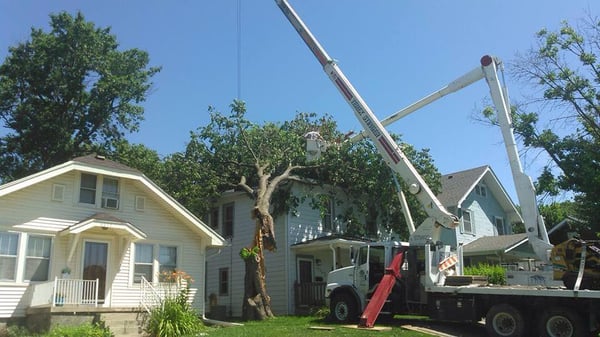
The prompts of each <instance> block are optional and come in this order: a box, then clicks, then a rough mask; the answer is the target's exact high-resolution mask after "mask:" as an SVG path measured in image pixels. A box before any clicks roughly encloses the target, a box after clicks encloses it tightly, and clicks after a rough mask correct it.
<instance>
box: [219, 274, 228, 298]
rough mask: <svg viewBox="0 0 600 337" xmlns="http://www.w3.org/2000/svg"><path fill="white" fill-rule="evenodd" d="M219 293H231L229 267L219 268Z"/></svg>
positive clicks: (224, 294)
mask: <svg viewBox="0 0 600 337" xmlns="http://www.w3.org/2000/svg"><path fill="white" fill-rule="evenodd" d="M219 295H220V296H227V295H229V268H221V269H219Z"/></svg>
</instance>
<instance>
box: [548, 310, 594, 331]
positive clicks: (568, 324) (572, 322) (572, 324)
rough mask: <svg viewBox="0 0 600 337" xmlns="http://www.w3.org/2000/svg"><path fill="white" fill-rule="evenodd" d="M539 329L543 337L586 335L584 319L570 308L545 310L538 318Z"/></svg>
mask: <svg viewBox="0 0 600 337" xmlns="http://www.w3.org/2000/svg"><path fill="white" fill-rule="evenodd" d="M538 331H539V332H540V336H542V337H584V336H588V334H587V331H585V324H584V322H583V319H581V317H580V316H579V314H577V312H575V310H572V309H570V308H564V307H560V308H559V307H554V308H549V309H548V310H544V311H543V312H542V314H541V315H540V318H539V320H538Z"/></svg>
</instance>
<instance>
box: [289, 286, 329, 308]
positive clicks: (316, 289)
mask: <svg viewBox="0 0 600 337" xmlns="http://www.w3.org/2000/svg"><path fill="white" fill-rule="evenodd" d="M326 285H327V282H303V283H298V282H296V283H295V284H294V303H296V314H298V315H306V314H310V313H311V310H314V309H319V308H321V307H323V306H324V305H325V287H326Z"/></svg>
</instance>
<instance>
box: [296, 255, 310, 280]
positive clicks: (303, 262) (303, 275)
mask: <svg viewBox="0 0 600 337" xmlns="http://www.w3.org/2000/svg"><path fill="white" fill-rule="evenodd" d="M312 270H313V267H312V260H308V259H298V281H299V283H300V284H302V283H311V282H312V281H313V275H312Z"/></svg>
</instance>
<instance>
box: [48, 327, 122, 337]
mask: <svg viewBox="0 0 600 337" xmlns="http://www.w3.org/2000/svg"><path fill="white" fill-rule="evenodd" d="M45 336H47V337H113V336H114V335H113V334H112V332H110V330H109V329H108V328H106V327H104V326H101V325H98V324H82V325H77V326H70V325H69V326H67V325H59V326H56V327H54V328H52V329H50V331H49V332H48V334H47V335H45Z"/></svg>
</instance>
